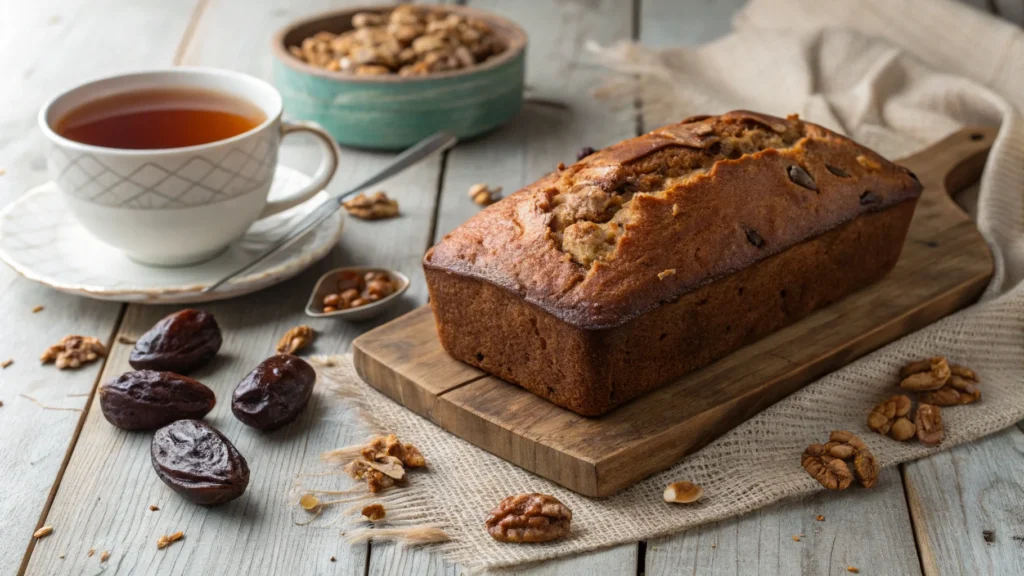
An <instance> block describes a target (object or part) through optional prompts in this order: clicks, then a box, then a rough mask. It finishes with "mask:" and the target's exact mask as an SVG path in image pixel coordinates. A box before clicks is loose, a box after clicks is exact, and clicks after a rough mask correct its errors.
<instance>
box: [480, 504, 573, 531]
mask: <svg viewBox="0 0 1024 576" xmlns="http://www.w3.org/2000/svg"><path fill="white" fill-rule="evenodd" d="M571 523H572V511H571V510H569V508H568V507H567V506H566V505H565V504H562V503H561V502H560V501H559V500H558V499H557V498H555V497H554V496H552V495H550V494H537V493H530V494H516V495H514V496H509V497H508V498H505V499H504V500H502V501H501V502H500V503H499V504H498V507H497V508H495V509H494V510H492V511H491V513H490V515H489V516H488V517H487V520H486V521H485V522H484V525H485V526H486V527H487V533H488V534H490V535H491V537H492V538H494V539H495V540H497V541H499V542H515V543H520V542H550V541H552V540H557V539H558V538H561V537H563V536H565V535H566V534H568V533H569V528H570V524H571Z"/></svg>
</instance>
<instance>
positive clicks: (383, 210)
mask: <svg viewBox="0 0 1024 576" xmlns="http://www.w3.org/2000/svg"><path fill="white" fill-rule="evenodd" d="M341 205H342V206H344V207H345V210H347V211H348V213H349V214H351V215H353V216H355V217H356V218H360V219H362V220H380V219H383V218H393V217H395V216H398V200H392V199H391V198H388V195H387V194H386V193H385V192H384V191H383V190H381V191H377V192H374V193H373V195H371V196H367V195H366V194H365V193H362V192H361V193H359V195H358V196H356V197H355V198H352V199H351V200H346V201H344V202H342V204H341Z"/></svg>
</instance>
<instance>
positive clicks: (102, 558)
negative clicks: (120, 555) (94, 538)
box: [100, 550, 110, 562]
mask: <svg viewBox="0 0 1024 576" xmlns="http://www.w3.org/2000/svg"><path fill="white" fill-rule="evenodd" d="M107 560H110V551H109V550H104V551H103V552H101V553H100V562H106V561H107Z"/></svg>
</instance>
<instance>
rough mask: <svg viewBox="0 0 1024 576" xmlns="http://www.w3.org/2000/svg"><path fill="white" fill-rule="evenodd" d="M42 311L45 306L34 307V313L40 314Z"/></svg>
mask: <svg viewBox="0 0 1024 576" xmlns="http://www.w3.org/2000/svg"><path fill="white" fill-rule="evenodd" d="M42 311H43V307H42V306H36V307H35V308H33V309H32V313H33V314H38V313H40V312H42Z"/></svg>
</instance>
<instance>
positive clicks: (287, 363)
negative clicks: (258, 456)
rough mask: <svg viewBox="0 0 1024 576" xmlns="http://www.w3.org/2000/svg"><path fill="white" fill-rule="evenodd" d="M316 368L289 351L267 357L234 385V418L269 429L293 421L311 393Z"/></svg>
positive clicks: (304, 406) (232, 403)
mask: <svg viewBox="0 0 1024 576" xmlns="http://www.w3.org/2000/svg"><path fill="white" fill-rule="evenodd" d="M315 383H316V371H314V370H313V367H312V366H310V365H309V364H308V363H306V361H305V360H303V359H302V358H299V357H298V356H292V355H291V354H278V355H277V356H271V357H270V358H267V359H266V360H264V361H263V362H261V363H260V365H259V366H257V367H256V369H255V370H253V371H252V372H250V373H249V375H248V376H246V377H245V379H244V380H242V381H241V382H240V383H239V384H238V387H237V388H235V394H234V396H233V397H232V399H231V411H232V412H234V414H235V418H238V419H239V420H241V421H242V422H243V423H244V424H247V425H249V426H252V427H253V428H257V429H259V430H273V429H275V428H280V427H281V426H284V425H285V424H288V423H289V422H291V421H292V420H295V418H297V417H298V416H299V414H300V413H301V412H302V410H303V409H305V408H306V404H308V403H309V398H310V396H312V395H313V384H315Z"/></svg>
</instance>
